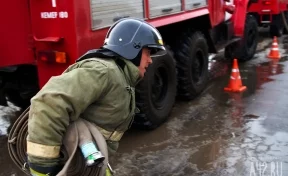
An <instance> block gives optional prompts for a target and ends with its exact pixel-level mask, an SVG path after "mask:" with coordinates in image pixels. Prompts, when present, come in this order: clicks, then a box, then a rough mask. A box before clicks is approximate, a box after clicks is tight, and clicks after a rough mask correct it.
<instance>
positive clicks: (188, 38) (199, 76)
mask: <svg viewBox="0 0 288 176" xmlns="http://www.w3.org/2000/svg"><path fill="white" fill-rule="evenodd" d="M179 41H180V42H179V43H178V44H177V46H176V47H177V48H176V49H175V58H176V61H177V72H178V96H179V97H180V98H183V99H186V100H191V99H193V98H195V97H196V96H197V95H199V94H200V93H201V92H202V91H203V90H204V89H205V87H206V84H207V82H208V45H207V42H206V39H205V37H204V35H203V34H202V33H200V32H193V33H191V32H188V33H186V34H184V36H183V38H182V40H179Z"/></svg>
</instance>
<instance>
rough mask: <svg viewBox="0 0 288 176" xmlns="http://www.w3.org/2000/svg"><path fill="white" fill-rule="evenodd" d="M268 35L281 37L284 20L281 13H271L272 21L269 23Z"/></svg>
mask: <svg viewBox="0 0 288 176" xmlns="http://www.w3.org/2000/svg"><path fill="white" fill-rule="evenodd" d="M269 30H270V36H271V37H274V36H276V37H281V36H282V35H283V31H284V22H283V17H282V14H279V15H273V21H272V23H271V25H270V29H269Z"/></svg>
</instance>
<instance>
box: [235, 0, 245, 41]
mask: <svg viewBox="0 0 288 176" xmlns="http://www.w3.org/2000/svg"><path fill="white" fill-rule="evenodd" d="M248 3H249V0H234V4H235V11H234V13H233V15H232V21H233V23H234V35H235V36H237V37H242V36H243V35H244V29H245V21H246V15H243V14H246V13H247V7H248Z"/></svg>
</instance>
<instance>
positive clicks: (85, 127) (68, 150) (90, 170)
mask: <svg viewBox="0 0 288 176" xmlns="http://www.w3.org/2000/svg"><path fill="white" fill-rule="evenodd" d="M28 116H29V108H27V109H26V110H25V111H24V112H23V113H22V114H21V115H20V116H19V118H18V119H17V121H16V122H15V123H14V125H13V127H12V128H11V131H10V133H9V136H8V150H9V154H10V157H11V159H12V160H13V161H14V163H15V164H16V165H17V167H18V168H20V169H21V170H22V171H23V172H24V173H25V174H27V175H30V171H29V166H28V164H27V155H26V138H27V136H28ZM83 136H84V138H85V137H87V136H88V137H89V136H90V137H91V136H92V137H91V138H93V139H94V141H96V143H97V147H98V148H99V150H100V151H101V153H102V154H103V155H104V157H105V159H104V161H103V163H102V165H100V166H99V165H95V166H90V167H88V166H86V163H85V159H84V157H83V155H82V153H81V150H80V149H79V147H78V144H79V142H80V143H81V140H82V138H83ZM60 153H61V154H60V156H61V160H63V161H65V165H64V167H63V169H62V170H61V171H60V172H59V173H58V174H57V176H66V175H69V176H76V175H77V176H90V175H91V176H92V175H93V176H97V175H99V176H100V175H101V176H102V175H105V170H106V168H107V167H109V163H108V151H107V145H106V141H105V139H104V137H103V135H102V134H101V133H100V132H99V131H98V129H97V127H96V126H95V125H93V124H92V123H90V122H88V121H85V120H83V119H81V118H79V119H78V120H77V121H75V122H73V123H71V124H70V125H69V127H68V129H67V131H66V134H65V136H64V138H63V145H62V147H61V151H60ZM109 169H110V167H109Z"/></svg>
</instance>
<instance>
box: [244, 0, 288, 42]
mask: <svg viewBox="0 0 288 176" xmlns="http://www.w3.org/2000/svg"><path fill="white" fill-rule="evenodd" d="M248 11H249V13H250V14H251V15H253V16H254V17H255V18H256V19H257V22H258V24H259V26H261V27H270V35H271V36H272V37H273V36H277V37H280V36H281V35H282V34H283V33H287V28H288V25H287V20H288V0H257V1H255V2H254V3H252V4H251V6H249V8H248Z"/></svg>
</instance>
